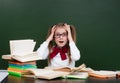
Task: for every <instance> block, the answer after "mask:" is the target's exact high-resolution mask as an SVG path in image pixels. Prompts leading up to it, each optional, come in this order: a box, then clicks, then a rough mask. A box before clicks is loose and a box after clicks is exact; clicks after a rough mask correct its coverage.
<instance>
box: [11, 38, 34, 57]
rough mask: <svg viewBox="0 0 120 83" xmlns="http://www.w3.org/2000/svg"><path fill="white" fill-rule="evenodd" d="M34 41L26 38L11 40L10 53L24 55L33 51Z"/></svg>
mask: <svg viewBox="0 0 120 83" xmlns="http://www.w3.org/2000/svg"><path fill="white" fill-rule="evenodd" d="M35 44H36V42H34V41H33V40H30V39H28V40H27V39H26V40H11V41H10V51H11V55H15V56H24V55H26V54H30V53H32V52H33V50H34V47H35Z"/></svg>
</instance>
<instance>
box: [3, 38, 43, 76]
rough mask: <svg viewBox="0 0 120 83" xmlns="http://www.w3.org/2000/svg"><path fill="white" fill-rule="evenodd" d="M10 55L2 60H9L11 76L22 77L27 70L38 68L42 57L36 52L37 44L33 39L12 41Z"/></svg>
mask: <svg viewBox="0 0 120 83" xmlns="http://www.w3.org/2000/svg"><path fill="white" fill-rule="evenodd" d="M9 43H10V53H11V54H7V55H3V56H2V59H5V60H8V64H9V66H8V72H9V74H10V75H15V76H21V74H22V72H24V71H25V70H27V69H31V68H32V69H34V68H37V65H36V60H40V59H41V57H40V56H39V55H38V54H37V52H34V51H33V50H34V47H35V44H36V42H34V41H33V40H32V39H24V40H10V42H9Z"/></svg>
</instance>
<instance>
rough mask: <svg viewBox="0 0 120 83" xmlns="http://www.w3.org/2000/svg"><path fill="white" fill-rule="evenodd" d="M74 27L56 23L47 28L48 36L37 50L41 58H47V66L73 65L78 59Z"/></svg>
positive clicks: (78, 53) (78, 52)
mask: <svg viewBox="0 0 120 83" xmlns="http://www.w3.org/2000/svg"><path fill="white" fill-rule="evenodd" d="M75 42H76V31H75V27H74V26H72V25H68V24H66V23H58V24H56V25H54V26H53V27H51V28H50V29H49V30H48V37H47V39H46V41H44V42H43V43H42V44H41V45H40V47H39V48H38V50H37V53H38V55H39V56H41V58H42V59H47V58H48V62H49V63H48V66H49V67H61V66H69V67H75V61H77V60H79V59H80V51H79V50H78V48H77V47H76V45H75Z"/></svg>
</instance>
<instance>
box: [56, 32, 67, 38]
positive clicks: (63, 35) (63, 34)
mask: <svg viewBox="0 0 120 83" xmlns="http://www.w3.org/2000/svg"><path fill="white" fill-rule="evenodd" d="M61 36H62V37H66V36H67V33H62V34H59V33H57V34H55V38H60V37H61Z"/></svg>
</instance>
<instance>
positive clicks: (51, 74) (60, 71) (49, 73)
mask: <svg viewBox="0 0 120 83" xmlns="http://www.w3.org/2000/svg"><path fill="white" fill-rule="evenodd" d="M84 67H85V64H82V65H80V66H79V67H75V68H72V69H71V68H70V67H61V68H44V69H28V70H26V71H24V72H23V73H22V76H24V77H34V78H42V79H48V80H50V79H54V78H58V77H62V78H81V79H85V78H87V77H88V74H87V73H80V72H79V71H80V70H81V69H82V68H84ZM75 72H76V73H75ZM77 72H79V73H77Z"/></svg>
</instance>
